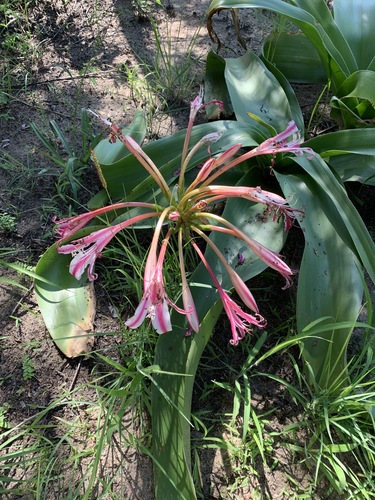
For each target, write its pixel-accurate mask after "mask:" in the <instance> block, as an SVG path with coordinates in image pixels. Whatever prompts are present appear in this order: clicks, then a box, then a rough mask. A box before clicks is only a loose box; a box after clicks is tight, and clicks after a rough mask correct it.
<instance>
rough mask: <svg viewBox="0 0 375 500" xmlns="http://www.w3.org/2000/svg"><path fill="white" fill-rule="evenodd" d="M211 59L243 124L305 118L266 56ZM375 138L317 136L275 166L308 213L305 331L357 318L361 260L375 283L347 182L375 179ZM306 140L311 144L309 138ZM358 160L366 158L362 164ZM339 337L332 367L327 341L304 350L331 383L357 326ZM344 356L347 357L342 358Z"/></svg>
mask: <svg viewBox="0 0 375 500" xmlns="http://www.w3.org/2000/svg"><path fill="white" fill-rule="evenodd" d="M215 5H216V4H215ZM211 12H212V11H211ZM209 57H211V55H209ZM212 57H214V59H213V60H214V61H215V62H216V63H217V61H220V63H217V64H221V65H222V67H223V71H222V73H221V75H222V76H221V79H220V78H219V77H218V75H217V74H216V77H215V82H216V84H214V81H213V80H214V78H211V76H210V72H211V71H214V70H213V68H212V67H211V65H210V64H208V65H207V72H208V81H209V82H210V84H209V87H208V89H209V91H210V92H212V93H213V95H215V89H216V86H218V87H219V89H220V91H221V92H222V88H223V85H225V87H226V89H227V93H228V95H229V97H230V101H231V104H232V106H233V109H234V111H235V114H236V117H237V119H238V121H239V123H241V125H242V124H243V123H244V122H246V123H248V124H249V126H250V125H254V120H255V122H256V124H257V126H258V127H259V128H260V129H261V130H262V131H263V132H264V133H267V130H268V129H270V128H272V127H273V126H274V124H275V126H276V127H279V128H277V129H276V130H282V128H283V124H284V127H285V125H286V124H287V122H288V121H289V120H290V119H291V118H292V119H293V120H295V121H296V122H297V123H301V116H302V114H301V110H300V108H299V105H298V102H297V100H296V98H295V95H294V93H293V90H292V89H291V87H290V85H289V83H288V82H287V80H286V79H285V77H283V75H282V74H281V73H280V72H279V71H278V70H276V69H275V67H273V66H271V65H269V63H267V61H265V60H262V59H260V58H258V57H257V56H255V54H252V53H251V52H250V51H248V52H246V53H245V54H244V55H243V56H241V57H239V58H236V59H234V58H229V59H223V58H220V56H218V55H217V54H215V56H212ZM267 81H269V84H268V85H267ZM270 86H271V87H272V88H276V89H277V90H278V91H277V92H275V91H273V92H272V93H271V92H269V91H268V90H267V89H268V88H269V87H270ZM259 88H262V89H266V90H265V92H264V93H262V92H258V91H257V95H254V92H253V90H252V89H259ZM213 95H208V96H207V97H208V98H211V97H213ZM246 111H248V112H246ZM301 131H303V129H302V128H301ZM271 133H272V132H271ZM273 133H274V132H273ZM374 139H375V132H374V130H373V129H368V130H365V131H361V132H360V131H357V130H350V131H349V130H347V131H339V132H333V133H329V134H325V135H324V136H322V137H321V138H317V139H312V140H311V143H312V144H311V146H312V147H313V148H314V146H317V147H316V149H315V151H317V152H318V153H319V154H316V155H313V156H312V157H311V158H307V157H305V156H301V157H290V158H287V157H284V158H283V159H282V160H281V161H280V162H278V161H277V159H276V162H275V163H274V165H273V167H274V173H275V176H276V178H277V180H278V181H279V184H280V188H281V189H282V191H283V192H284V195H285V197H286V198H287V199H290V200H293V204H294V206H299V207H303V208H304V210H305V215H304V217H302V218H300V219H299V221H298V222H299V224H300V226H301V227H302V228H303V231H304V237H305V241H306V245H305V252H304V256H303V260H302V266H301V269H300V272H299V277H298V300H297V321H298V326H299V330H300V331H302V330H303V328H304V327H305V326H307V325H308V324H310V323H312V322H314V321H316V320H319V319H320V318H323V317H327V318H334V320H335V321H337V323H338V324H339V323H340V322H343V321H344V322H345V321H352V322H353V323H354V322H355V320H356V317H357V315H358V311H359V308H360V305H361V299H362V293H363V290H362V280H361V278H360V271H359V269H360V267H361V266H362V265H363V266H364V267H365V268H366V270H367V271H368V273H369V274H370V276H371V279H372V280H373V281H375V268H374V262H375V247H374V243H373V240H372V238H371V236H370V235H369V233H368V231H367V228H366V227H365V225H364V223H363V221H362V220H361V218H360V216H359V215H358V212H357V210H356V209H355V208H354V206H353V204H352V202H351V201H350V199H349V197H348V195H347V194H346V192H345V190H344V185H343V181H348V180H362V181H363V182H366V183H370V184H373V182H374V173H375V170H374V158H375V149H374V148H373V144H374ZM307 144H308V145H310V142H309V141H308V142H307V143H306V145H307ZM323 158H324V159H323ZM359 159H362V161H361V162H359V161H358V160H359ZM336 165H337V170H335V166H336ZM267 168H268V167H267ZM354 221H355V222H354ZM335 233H336V234H335ZM358 258H359V262H357V259H358ZM340 269H341V270H340ZM342 280H347V285H346V286H344V288H341V284H340V283H341V282H342ZM312 283H313V286H312ZM323 283H324V285H323ZM340 290H343V294H344V295H345V294H346V291H347V290H350V294H349V295H347V296H346V298H345V297H344V295H342V296H340V295H341V293H340ZM346 299H347V300H346ZM328 321H329V322H330V320H328ZM332 335H333V337H332V338H334V344H335V349H334V351H335V354H333V353H331V354H329V356H328V357H329V358H330V359H331V360H332V363H331V364H330V363H328V364H327V357H326V355H327V352H328V351H329V348H328V344H327V342H317V343H315V342H314V341H313V342H312V343H311V345H310V346H309V347H308V345H307V344H306V345H305V347H304V350H303V356H304V357H305V358H306V360H307V361H308V363H310V362H312V360H314V361H313V362H312V363H313V367H312V370H313V372H314V374H315V378H316V379H317V380H320V382H321V383H322V384H323V385H326V386H327V387H330V386H331V384H337V383H339V379H340V374H341V377H342V382H343V383H344V380H345V369H344V368H343V367H344V366H345V365H346V360H345V356H346V345H347V342H348V339H349V338H350V335H351V328H348V329H346V330H345V332H343V331H342V332H341V333H340V334H334V332H332ZM327 340H328V339H327ZM307 343H308V341H307ZM316 346H319V347H316ZM317 349H319V352H318V351H317ZM320 349H321V350H320ZM324 353H325V354H324ZM338 353H340V354H339V357H340V358H341V361H338V358H337V355H338ZM323 366H325V370H326V371H325V372H324V375H322V372H321V370H322V367H323ZM337 377H338V378H337Z"/></svg>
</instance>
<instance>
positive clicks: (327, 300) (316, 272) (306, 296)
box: [275, 173, 363, 388]
mask: <svg viewBox="0 0 375 500" xmlns="http://www.w3.org/2000/svg"><path fill="white" fill-rule="evenodd" d="M275 175H276V176H277V178H278V179H279V181H280V183H281V185H282V188H283V191H284V194H285V196H286V197H287V198H290V199H293V201H294V203H295V205H296V206H303V207H304V210H305V214H304V217H303V218H301V219H300V220H299V224H300V226H301V228H302V230H303V234H304V238H305V250H304V254H303V258H302V263H301V267H300V271H299V278H298V294H297V327H298V330H299V331H300V332H302V331H303V329H304V328H305V327H306V326H307V325H309V324H310V323H312V322H313V321H317V320H319V319H320V318H323V317H327V319H326V320H324V321H323V326H324V324H325V323H326V324H327V329H326V330H324V331H321V330H320V333H319V336H311V338H307V339H305V340H303V350H302V355H303V358H304V360H305V362H306V363H308V365H309V366H310V367H311V369H312V372H313V374H314V379H315V381H316V383H317V384H319V385H320V386H321V387H325V388H329V387H331V386H335V387H338V386H340V385H341V384H342V383H344V382H345V381H346V377H347V372H346V369H347V362H346V347H347V344H348V342H349V338H350V336H351V333H352V329H353V325H354V323H355V322H356V319H357V317H358V314H359V310H360V307H361V302H362V295H363V286H362V279H361V273H360V271H359V269H360V265H359V262H358V260H357V258H356V256H355V255H354V253H353V252H352V250H351V249H350V248H349V247H348V246H347V245H346V244H345V242H344V241H343V240H342V239H341V238H340V236H339V234H338V233H337V231H336V228H335V227H334V226H333V225H332V224H331V222H330V220H329V219H328V218H327V215H326V213H325V211H326V210H327V209H326V207H325V206H322V205H321V204H320V203H319V200H320V199H321V198H322V189H323V188H322V186H320V185H319V184H317V183H316V182H315V181H314V180H313V179H312V178H311V177H309V176H308V175H302V174H301V175H299V176H298V177H297V176H294V175H281V174H279V173H275ZM332 320H333V321H334V322H337V323H341V322H346V321H347V322H349V323H350V322H352V324H351V325H350V326H349V327H346V328H342V329H339V330H336V329H330V327H329V326H330V324H331V323H332Z"/></svg>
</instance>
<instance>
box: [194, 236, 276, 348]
mask: <svg viewBox="0 0 375 500" xmlns="http://www.w3.org/2000/svg"><path fill="white" fill-rule="evenodd" d="M192 245H193V247H194V248H195V250H196V252H197V253H198V255H199V257H200V258H201V259H202V262H203V263H204V265H205V266H206V269H207V271H208V272H209V274H210V276H211V278H212V281H213V282H214V285H215V287H216V288H217V291H218V292H219V295H220V298H221V301H222V303H223V306H224V310H225V313H226V315H227V316H228V319H229V323H230V326H231V330H232V340H230V343H231V344H232V345H237V344H238V342H239V341H240V340H242V339H243V338H244V337H245V335H246V334H247V333H249V334H251V333H252V327H251V325H254V326H257V327H258V328H264V327H265V326H266V325H267V321H266V320H265V319H264V318H263V316H261V315H260V314H258V313H257V314H256V316H253V315H251V314H248V313H245V312H244V311H243V310H242V309H241V307H240V306H239V305H238V304H236V302H235V301H234V300H233V299H231V298H230V297H229V295H228V294H227V292H226V291H225V290H224V289H223V287H222V286H221V285H220V283H219V281H218V279H217V278H216V276H215V274H214V272H213V270H212V268H211V266H210V265H209V263H208V262H207V260H206V259H205V257H204V255H203V253H202V252H201V250H200V248H199V247H198V245H197V244H196V243H195V242H194V241H192Z"/></svg>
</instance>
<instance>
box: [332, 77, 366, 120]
mask: <svg viewBox="0 0 375 500" xmlns="http://www.w3.org/2000/svg"><path fill="white" fill-rule="evenodd" d="M331 106H332V110H331V116H332V118H334V119H335V120H336V121H337V122H338V123H339V124H340V127H341V128H353V127H365V126H374V124H375V72H374V71H369V70H362V71H356V72H355V73H353V74H351V75H350V76H349V77H348V78H347V79H346V80H345V81H344V82H343V84H342V85H341V86H340V88H339V89H338V90H337V93H336V95H335V96H334V97H333V98H332V100H331Z"/></svg>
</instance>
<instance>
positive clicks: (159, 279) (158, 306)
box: [125, 220, 187, 333]
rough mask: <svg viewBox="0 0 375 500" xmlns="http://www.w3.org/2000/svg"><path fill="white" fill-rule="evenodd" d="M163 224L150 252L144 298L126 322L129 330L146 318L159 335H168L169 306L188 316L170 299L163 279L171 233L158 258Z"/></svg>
mask: <svg viewBox="0 0 375 500" xmlns="http://www.w3.org/2000/svg"><path fill="white" fill-rule="evenodd" d="M161 226H162V224H161V223H160V220H159V222H158V225H157V227H156V230H155V234H156V235H157V237H156V238H155V234H154V238H153V241H152V243H151V247H150V252H149V255H148V258H147V262H146V267H145V277H144V284H143V290H144V291H143V296H142V299H141V301H140V303H139V305H138V307H137V309H136V310H135V313H134V315H133V316H132V317H131V318H129V319H128V320H126V321H125V325H126V326H127V327H128V328H132V329H133V328H138V327H139V326H140V325H141V324H142V323H143V321H144V320H145V318H146V317H147V318H150V320H151V323H152V326H153V327H154V328H155V330H156V331H157V333H166V332H169V331H171V330H172V324H171V316H170V313H169V310H168V305H170V306H172V307H173V308H174V309H176V311H178V312H179V313H182V314H187V312H186V311H185V310H184V309H181V308H179V307H177V306H176V304H174V303H173V302H172V301H171V299H170V298H169V297H168V295H167V292H166V290H165V285H164V277H163V262H164V258H165V252H166V250H167V246H168V242H169V238H170V235H171V231H169V232H168V234H167V236H166V237H165V238H164V240H163V243H162V245H161V248H160V253H159V257H158V258H157V257H156V244H154V243H155V242H156V243H157V241H158V239H159V238H158V236H159V234H160V230H161Z"/></svg>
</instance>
